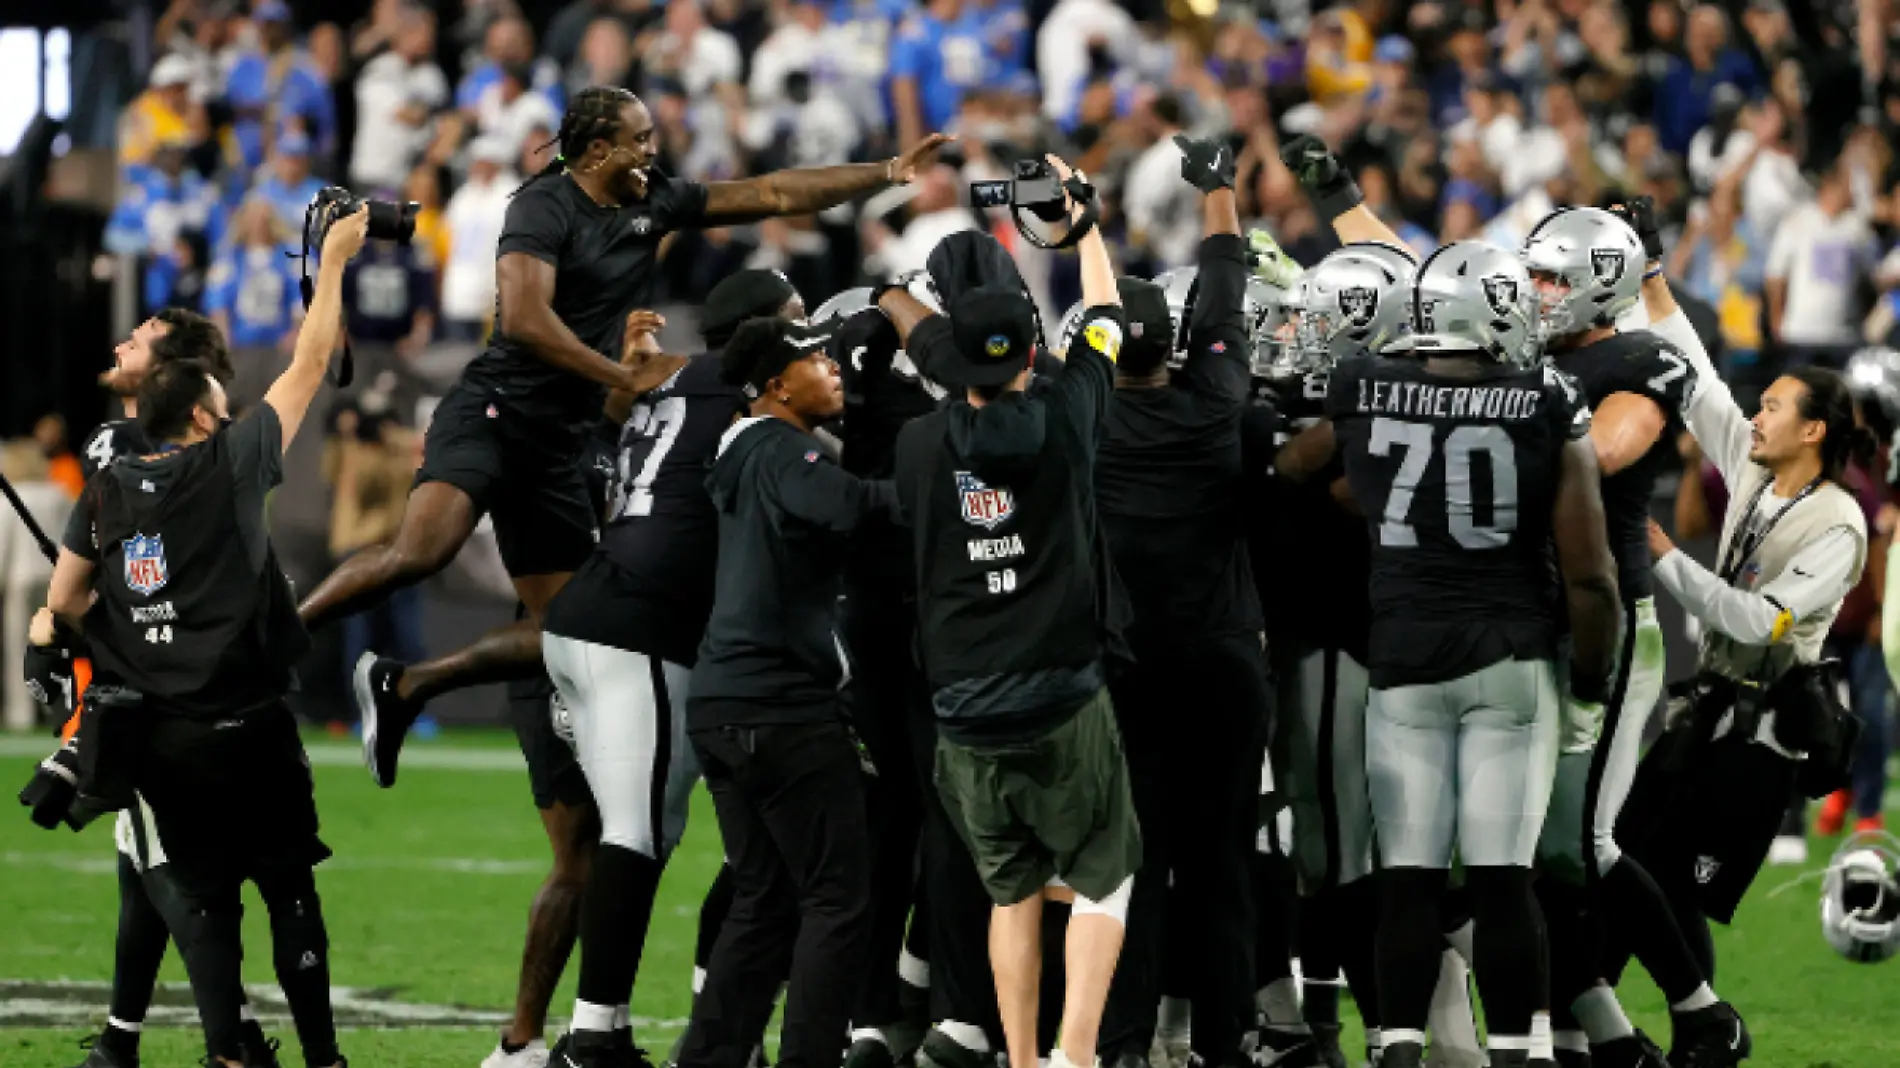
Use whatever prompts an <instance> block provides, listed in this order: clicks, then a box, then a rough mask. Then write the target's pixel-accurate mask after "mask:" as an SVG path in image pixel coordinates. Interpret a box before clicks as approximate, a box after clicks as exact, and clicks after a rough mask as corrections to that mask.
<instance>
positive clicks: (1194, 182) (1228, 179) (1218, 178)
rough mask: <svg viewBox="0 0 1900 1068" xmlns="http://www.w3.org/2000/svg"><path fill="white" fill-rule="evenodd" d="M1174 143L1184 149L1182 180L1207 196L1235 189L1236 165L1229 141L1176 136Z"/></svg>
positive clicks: (1182, 154) (1182, 151) (1182, 150)
mask: <svg viewBox="0 0 1900 1068" xmlns="http://www.w3.org/2000/svg"><path fill="white" fill-rule="evenodd" d="M1174 144H1175V147H1177V148H1179V149H1180V150H1181V180H1182V181H1184V182H1186V183H1187V184H1189V185H1191V186H1193V187H1194V188H1196V189H1198V190H1200V191H1201V192H1202V193H1203V194H1207V193H1213V192H1215V191H1217V190H1221V189H1232V188H1233V187H1234V173H1235V170H1236V163H1235V161H1234V153H1233V150H1232V149H1230V148H1228V147H1227V143H1226V142H1225V141H1221V140H1199V139H1196V138H1192V137H1188V136H1186V135H1184V134H1175V135H1174Z"/></svg>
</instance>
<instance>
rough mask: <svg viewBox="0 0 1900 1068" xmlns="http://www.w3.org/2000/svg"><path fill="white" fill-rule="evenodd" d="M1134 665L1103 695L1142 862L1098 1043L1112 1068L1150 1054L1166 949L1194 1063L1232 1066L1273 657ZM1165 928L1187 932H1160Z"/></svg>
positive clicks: (1141, 651)
mask: <svg viewBox="0 0 1900 1068" xmlns="http://www.w3.org/2000/svg"><path fill="white" fill-rule="evenodd" d="M1135 657H1136V664H1135V665H1134V666H1133V667H1132V668H1129V669H1127V670H1126V671H1124V672H1121V673H1119V674H1118V676H1117V678H1116V679H1115V680H1114V681H1112V682H1111V683H1110V687H1109V688H1110V690H1111V692H1112V694H1113V697H1114V701H1115V712H1116V719H1117V722H1118V723H1119V725H1120V727H1121V731H1122V737H1123V739H1124V741H1125V743H1126V744H1125V751H1126V752H1127V754H1128V771H1129V778H1130V781H1131V785H1132V789H1133V793H1134V800H1135V812H1136V815H1137V818H1138V819H1139V820H1140V822H1141V827H1142V832H1143V833H1142V836H1141V841H1142V865H1141V871H1140V873H1139V874H1138V875H1137V876H1136V878H1135V889H1134V893H1133V894H1132V895H1131V900H1130V902H1129V909H1128V933H1127V936H1126V940H1125V941H1124V942H1123V943H1122V955H1121V961H1120V963H1119V965H1118V966H1117V967H1116V969H1115V981H1114V984H1113V985H1112V986H1111V987H1110V988H1109V995H1108V1005H1107V1007H1106V1010H1105V1012H1104V1015H1103V1021H1102V1036H1101V1039H1100V1041H1099V1043H1098V1046H1099V1048H1100V1049H1101V1050H1102V1062H1103V1063H1104V1064H1107V1063H1112V1061H1113V1059H1114V1058H1115V1057H1116V1056H1119V1055H1120V1054H1122V1053H1125V1052H1139V1053H1145V1052H1146V1051H1147V1049H1148V1045H1149V1043H1150V1041H1152V1039H1153V1037H1154V1029H1155V1011H1156V1007H1157V1005H1158V1003H1159V998H1160V995H1161V994H1162V993H1163V987H1164V973H1165V972H1166V971H1168V970H1169V969H1168V968H1167V955H1168V953H1170V952H1171V951H1170V950H1169V949H1167V948H1165V947H1169V946H1172V947H1174V950H1178V951H1179V952H1180V953H1182V954H1183V958H1182V960H1181V962H1180V963H1179V965H1178V966H1177V968H1175V969H1173V971H1174V973H1175V974H1176V975H1178V976H1181V978H1182V980H1183V981H1184V985H1185V989H1183V990H1182V991H1181V993H1183V994H1185V995H1186V996H1187V997H1188V998H1189V1000H1190V1001H1191V1003H1192V1005H1193V1014H1194V1031H1193V1042H1194V1050H1195V1052H1196V1053H1199V1054H1200V1055H1201V1056H1202V1057H1203V1059H1205V1060H1206V1062H1207V1063H1208V1064H1212V1065H1220V1064H1228V1063H1234V1061H1235V1058H1237V1057H1238V1056H1239V1051H1240V1040H1241V1036H1242V1035H1243V1034H1245V1033H1246V1032H1247V1031H1249V1030H1251V1029H1252V1027H1253V991H1254V978H1253V973H1254V960H1253V951H1254V923H1255V916H1254V907H1253V906H1254V902H1253V887H1252V868H1251V863H1252V857H1253V851H1254V841H1255V832H1256V827H1257V824H1258V819H1257V816H1258V813H1259V793H1260V765H1261V762H1262V761H1263V760H1264V759H1265V755H1266V738H1267V733H1266V728H1267V722H1268V717H1269V715H1270V712H1271V709H1272V695H1271V691H1270V689H1269V687H1268V683H1267V670H1266V660H1265V657H1264V655H1263V654H1262V652H1261V649H1260V642H1259V639H1258V638H1257V637H1255V636H1254V635H1251V634H1232V635H1223V636H1216V637H1209V638H1203V639H1200V640H1197V641H1193V642H1178V643H1177V642H1166V643H1163V642H1149V643H1142V644H1138V645H1137V646H1136V648H1135ZM1170 876H1172V881H1173V895H1174V896H1175V898H1176V903H1175V907H1173V908H1170V907H1169V905H1168V898H1169V896H1170V895H1169V881H1170ZM1171 919H1172V920H1173V922H1174V923H1175V924H1177V925H1179V926H1180V927H1183V928H1185V929H1179V930H1166V929H1165V928H1167V927H1168V926H1169V922H1170V920H1171ZM1167 985H1169V986H1172V985H1174V984H1171V983H1170V984H1167Z"/></svg>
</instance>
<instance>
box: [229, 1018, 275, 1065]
mask: <svg viewBox="0 0 1900 1068" xmlns="http://www.w3.org/2000/svg"><path fill="white" fill-rule="evenodd" d="M243 1032H244V1037H243V1038H241V1039H239V1040H238V1048H240V1049H242V1050H243V1051H244V1055H243V1056H242V1057H240V1058H238V1059H239V1060H241V1061H243V1062H244V1068H283V1066H282V1065H280V1064H278V1063H277V1048H278V1047H279V1046H280V1045H282V1043H281V1042H279V1041H278V1040H277V1039H274V1038H265V1037H264V1029H263V1028H262V1027H259V1026H258V1025H257V1024H255V1023H246V1024H245V1025H244V1027H243Z"/></svg>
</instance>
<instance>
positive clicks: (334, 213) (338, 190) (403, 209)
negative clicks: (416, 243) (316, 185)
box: [304, 185, 422, 247]
mask: <svg viewBox="0 0 1900 1068" xmlns="http://www.w3.org/2000/svg"><path fill="white" fill-rule="evenodd" d="M364 204H368V205H369V237H370V239H371V240H373V241H399V242H402V243H403V244H408V243H409V239H410V238H412V237H414V236H415V235H416V215H417V214H419V213H420V212H421V211H422V205H420V204H418V203H416V202H415V201H413V200H411V201H405V202H403V203H396V202H394V201H389V200H369V199H366V198H364V197H359V196H357V195H356V194H355V193H352V192H350V191H349V190H347V189H345V188H343V187H342V186H340V185H332V186H325V187H324V188H322V189H320V190H318V191H317V195H316V196H315V197H314V198H312V199H311V201H310V206H309V207H308V208H306V209H304V234H305V236H306V238H308V236H309V235H310V234H311V232H312V227H311V223H312V222H313V221H316V222H319V225H318V226H317V227H316V229H315V233H316V242H315V243H316V245H317V246H318V247H321V246H322V245H323V236H324V235H325V234H327V233H329V232H330V224H331V223H332V222H335V221H336V220H338V219H341V218H343V217H344V216H346V215H353V214H355V212H356V209H357V208H359V207H362V206H363V205H364Z"/></svg>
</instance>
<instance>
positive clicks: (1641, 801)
mask: <svg viewBox="0 0 1900 1068" xmlns="http://www.w3.org/2000/svg"><path fill="white" fill-rule="evenodd" d="M1688 737H1689V736H1688V733H1687V732H1686V731H1682V730H1671V731H1666V732H1664V733H1663V736H1662V737H1661V738H1658V739H1657V740H1656V744H1655V745H1653V746H1651V747H1650V750H1649V752H1648V753H1647V754H1645V755H1644V757H1643V762H1642V764H1640V765H1638V767H1637V770H1636V781H1635V783H1634V785H1633V786H1632V787H1631V789H1630V798H1629V801H1628V803H1626V804H1625V805H1624V806H1623V814H1622V816H1621V817H1619V819H1618V820H1617V832H1616V837H1617V841H1618V843H1619V844H1621V845H1622V846H1623V848H1624V849H1625V850H1626V851H1628V852H1629V854H1630V856H1631V857H1633V858H1635V860H1636V861H1637V862H1638V863H1640V864H1641V865H1642V866H1643V867H1644V868H1647V869H1648V870H1649V872H1650V874H1652V875H1654V876H1655V877H1656V879H1657V881H1659V882H1661V883H1664V884H1665V885H1671V884H1673V885H1675V886H1689V887H1693V888H1694V897H1695V901H1696V904H1697V905H1698V906H1699V907H1700V908H1701V909H1702V911H1703V913H1705V914H1706V915H1707V916H1708V917H1709V918H1710V919H1712V920H1715V921H1717V922H1719V923H1728V922H1729V921H1730V920H1732V919H1734V917H1735V909H1736V906H1738V905H1740V904H1741V902H1742V896H1743V895H1744V894H1746V893H1747V892H1748V886H1749V884H1750V883H1752V882H1754V881H1755V876H1756V874H1757V873H1759V872H1760V871H1761V866H1762V862H1763V861H1765V860H1766V859H1767V858H1768V847H1769V846H1770V845H1771V844H1772V843H1773V842H1774V840H1775V834H1776V833H1777V832H1778V831H1779V830H1780V827H1781V817H1782V813H1784V812H1785V811H1787V808H1788V800H1789V798H1791V797H1793V796H1794V780H1795V773H1796V771H1797V770H1798V765H1797V764H1796V763H1795V762H1794V761H1792V760H1789V759H1788V758H1786V757H1784V756H1782V755H1780V754H1779V753H1776V752H1775V751H1774V750H1772V749H1769V748H1768V747H1767V746H1764V745H1761V744H1759V743H1757V742H1754V741H1750V740H1747V739H1742V738H1736V737H1733V736H1724V737H1722V738H1720V739H1717V740H1715V741H1713V742H1707V743H1703V744H1702V745H1701V747H1700V750H1699V751H1698V752H1694V753H1689V754H1686V756H1685V757H1684V758H1680V759H1678V758H1673V757H1672V754H1673V753H1675V752H1676V751H1677V750H1679V749H1680V748H1681V747H1682V746H1683V745H1685V744H1691V743H1689V742H1688V741H1687V739H1688Z"/></svg>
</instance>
